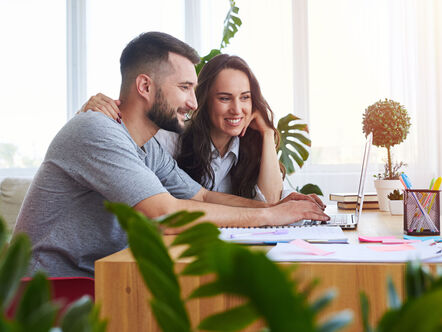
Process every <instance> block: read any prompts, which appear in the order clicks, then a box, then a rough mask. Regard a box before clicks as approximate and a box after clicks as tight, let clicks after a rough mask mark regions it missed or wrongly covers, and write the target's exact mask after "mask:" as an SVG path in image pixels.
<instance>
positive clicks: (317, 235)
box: [219, 226, 347, 244]
mask: <svg viewBox="0 0 442 332" xmlns="http://www.w3.org/2000/svg"><path fill="white" fill-rule="evenodd" d="M219 230H220V232H221V234H220V236H219V238H220V239H221V240H224V241H226V242H235V243H243V244H275V243H278V242H290V241H293V240H296V239H301V240H307V241H313V242H315V241H321V242H327V243H330V242H332V241H333V242H332V243H347V238H346V236H345V234H344V232H343V231H342V229H341V228H340V227H337V226H335V227H329V226H303V227H296V226H280V227H276V226H275V227H267V228H266V229H265V230H264V229H263V228H259V227H256V228H240V227H226V228H220V229H219Z"/></svg>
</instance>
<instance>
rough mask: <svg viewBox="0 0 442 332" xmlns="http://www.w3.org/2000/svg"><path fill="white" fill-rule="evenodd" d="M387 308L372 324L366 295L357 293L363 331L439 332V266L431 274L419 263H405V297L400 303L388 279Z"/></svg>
mask: <svg viewBox="0 0 442 332" xmlns="http://www.w3.org/2000/svg"><path fill="white" fill-rule="evenodd" d="M387 287H388V310H387V311H386V312H385V313H384V314H383V315H382V317H381V319H380V320H379V322H378V324H377V326H376V327H372V326H371V325H370V324H369V313H370V305H369V302H368V298H367V295H366V294H365V293H363V292H361V294H360V300H361V308H362V321H363V326H364V332H387V331H388V332H417V331H419V332H440V331H442V268H441V267H440V266H438V271H437V273H436V274H435V275H433V274H432V273H431V272H430V271H429V270H428V268H427V267H424V266H422V265H421V264H420V263H419V262H408V263H407V267H406V271H405V296H406V299H405V300H404V301H403V302H402V301H401V299H400V298H399V295H398V293H397V291H396V289H395V287H394V285H393V282H392V280H391V279H388V283H387Z"/></svg>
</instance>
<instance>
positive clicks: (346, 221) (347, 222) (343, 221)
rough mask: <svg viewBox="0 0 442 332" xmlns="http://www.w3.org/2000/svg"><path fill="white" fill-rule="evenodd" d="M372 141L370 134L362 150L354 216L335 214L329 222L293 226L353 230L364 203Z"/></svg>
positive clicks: (302, 223) (312, 222)
mask: <svg viewBox="0 0 442 332" xmlns="http://www.w3.org/2000/svg"><path fill="white" fill-rule="evenodd" d="M372 140H373V135H372V134H371V133H370V134H369V135H368V136H367V140H366V142H365V148H364V156H363V158H362V167H361V176H360V178H359V187H358V199H357V204H356V208H355V213H354V214H335V215H330V220H329V221H327V222H320V221H314V220H313V221H312V220H301V221H299V222H296V223H294V224H293V225H298V226H301V225H304V224H317V225H319V224H321V225H327V226H340V227H341V228H343V229H355V228H356V227H357V225H358V222H359V219H360V218H361V213H362V207H363V203H364V187H365V179H366V177H367V168H368V160H369V157H370V149H371V143H372Z"/></svg>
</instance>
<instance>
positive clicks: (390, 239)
mask: <svg viewBox="0 0 442 332" xmlns="http://www.w3.org/2000/svg"><path fill="white" fill-rule="evenodd" d="M359 242H369V243H382V244H403V243H413V242H417V240H411V239H398V238H397V237H395V236H359Z"/></svg>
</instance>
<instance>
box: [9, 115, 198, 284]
mask: <svg viewBox="0 0 442 332" xmlns="http://www.w3.org/2000/svg"><path fill="white" fill-rule="evenodd" d="M144 150H145V151H143V150H142V149H141V148H140V147H138V146H137V145H136V143H135V142H134V141H133V140H132V138H131V137H130V135H129V133H128V131H127V129H126V128H125V126H124V125H120V124H118V123H117V122H115V121H114V120H112V119H109V118H108V117H106V116H105V115H103V114H101V113H98V112H91V111H90V112H87V113H82V114H79V115H77V116H75V117H74V118H73V119H72V120H70V121H69V122H68V123H67V124H66V125H65V126H64V127H63V128H62V129H61V130H60V132H59V133H58V134H57V136H56V137H55V138H54V140H53V141H52V143H51V145H50V146H49V149H48V151H47V154H46V156H45V159H44V162H43V164H42V165H41V167H40V169H39V170H38V172H37V174H36V176H35V178H34V180H33V182H32V184H31V187H30V188H29V191H28V193H27V195H26V198H25V200H24V202H23V206H22V208H21V211H20V214H19V216H18V219H17V225H16V228H15V230H14V233H17V232H25V233H27V234H28V235H29V236H30V238H31V241H32V260H31V263H30V270H29V273H30V274H33V273H34V272H35V271H37V270H41V269H43V270H45V271H46V272H47V273H48V274H49V275H50V276H54V277H55V276H63V277H66V276H89V277H91V276H92V277H93V274H94V262H95V260H97V259H99V258H102V257H104V256H107V255H110V254H112V253H114V252H116V251H119V250H121V249H123V248H125V247H126V246H127V239H126V235H125V232H124V231H123V230H122V229H121V227H120V225H119V224H118V221H117V220H116V218H115V217H114V215H112V214H111V213H109V212H108V211H106V210H105V208H104V205H103V202H104V201H106V200H107V201H112V202H122V203H126V204H128V205H130V206H134V205H136V204H137V203H139V202H141V201H142V200H144V199H146V198H148V197H151V196H154V195H157V194H160V193H164V192H167V191H169V192H170V193H171V194H172V195H173V196H175V197H177V198H183V199H189V198H192V197H193V196H195V195H196V194H197V192H198V191H199V190H200V189H201V186H200V185H199V184H198V183H196V182H195V181H193V180H192V179H191V178H190V177H189V176H188V175H187V174H186V173H185V172H184V171H182V170H181V169H180V168H179V167H178V166H177V164H176V162H175V160H174V159H173V158H172V157H171V156H170V155H169V154H168V153H167V152H165V151H164V150H163V149H162V148H161V146H160V145H159V144H158V141H157V140H156V139H155V138H152V139H150V140H149V141H148V142H147V143H146V144H145V145H144Z"/></svg>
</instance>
